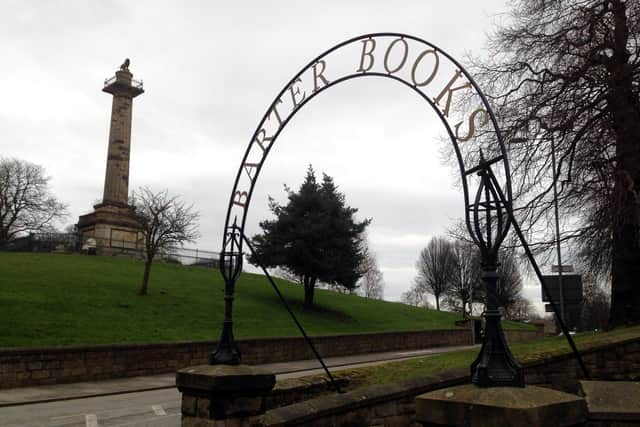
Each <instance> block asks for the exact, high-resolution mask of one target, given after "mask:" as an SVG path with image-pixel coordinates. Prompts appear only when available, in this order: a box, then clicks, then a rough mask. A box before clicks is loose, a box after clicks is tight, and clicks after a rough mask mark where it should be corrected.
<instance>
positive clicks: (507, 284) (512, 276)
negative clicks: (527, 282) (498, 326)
mask: <svg viewBox="0 0 640 427" xmlns="http://www.w3.org/2000/svg"><path fill="white" fill-rule="evenodd" d="M500 255H501V256H500V265H499V266H498V275H499V279H498V286H497V289H496V290H497V293H498V294H497V298H498V305H499V306H500V307H502V309H503V310H504V313H505V316H506V317H507V318H511V315H510V312H511V310H512V308H513V306H514V305H515V304H517V303H518V301H520V300H521V299H523V296H522V276H520V270H519V269H518V262H517V260H516V257H515V254H514V252H513V251H506V250H504V251H501V254H500Z"/></svg>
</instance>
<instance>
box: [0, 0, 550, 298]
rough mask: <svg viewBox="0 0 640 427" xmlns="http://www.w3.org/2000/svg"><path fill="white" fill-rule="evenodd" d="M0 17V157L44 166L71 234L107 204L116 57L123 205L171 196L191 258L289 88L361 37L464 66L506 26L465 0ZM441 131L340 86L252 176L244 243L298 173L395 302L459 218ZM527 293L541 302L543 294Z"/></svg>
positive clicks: (370, 91) (432, 118)
mask: <svg viewBox="0 0 640 427" xmlns="http://www.w3.org/2000/svg"><path fill="white" fill-rule="evenodd" d="M2 4H3V8H2V9H3V13H2V15H0V52H1V54H2V67H0V94H1V96H0V100H1V101H0V155H1V156H8V157H17V158H21V159H25V160H28V161H31V162H33V163H37V164H41V165H43V166H44V167H45V168H46V170H47V172H48V173H49V174H50V175H51V177H52V181H51V183H52V186H53V190H54V191H55V193H56V195H57V196H58V197H59V198H60V199H62V200H64V201H65V202H67V203H69V205H70V212H71V216H70V217H69V220H68V221H67V224H71V223H75V222H77V217H78V215H81V214H84V213H88V212H90V211H91V210H92V205H93V204H94V203H95V202H96V201H98V200H100V199H101V198H102V189H103V185H104V172H105V164H106V151H107V138H108V129H109V118H110V112H111V95H109V94H106V93H103V92H101V89H102V85H103V81H104V79H105V78H107V77H111V76H112V75H113V74H114V72H115V70H116V69H117V68H118V66H119V65H120V64H121V63H122V61H123V60H124V58H125V57H129V58H131V66H130V70H131V71H132V73H133V74H134V78H136V79H142V80H143V81H144V88H145V93H144V94H143V95H141V96H139V97H138V98H136V99H135V100H134V106H133V130H132V139H131V140H132V149H131V171H130V190H133V189H135V188H136V187H139V186H142V185H148V186H151V187H152V188H155V189H163V188H167V189H168V190H169V191H170V192H172V193H177V194H181V195H183V197H184V199H185V200H187V201H189V202H192V203H193V204H194V205H195V207H196V209H197V210H198V211H200V213H201V224H200V230H201V233H202V238H201V239H200V241H199V242H198V243H197V246H198V247H200V248H201V249H209V250H215V251H218V250H219V249H220V245H221V236H222V230H223V225H224V215H225V209H226V205H227V202H228V198H229V195H230V191H231V188H232V184H233V179H234V178H235V174H236V171H237V168H238V166H239V164H240V161H241V159H242V154H243V153H244V150H245V149H246V146H247V144H248V142H249V139H250V137H251V135H252V132H253V131H254V128H255V126H256V125H257V123H258V122H259V120H260V119H261V117H262V115H263V114H264V112H265V111H266V109H267V108H268V106H269V104H270V103H271V102H272V101H273V98H274V97H275V96H276V95H277V93H278V92H279V91H280V89H281V88H282V87H283V85H284V84H285V83H286V82H287V81H288V80H289V79H290V78H291V77H292V76H293V75H294V74H295V73H296V72H297V71H298V70H299V69H300V68H301V67H302V66H303V65H305V64H306V63H307V62H308V61H309V60H311V59H312V58H313V57H315V56H317V55H318V54H320V53H321V52H323V51H324V50H326V49H327V48H329V47H330V46H332V45H334V44H336V43H338V42H341V41H343V40H346V39H348V38H350V37H353V36H357V35H360V34H363V33H369V32H382V31H391V32H402V33H407V34H411V35H415V36H418V37H421V38H423V39H426V40H428V41H430V42H433V43H434V44H436V45H438V46H440V47H441V48H443V49H444V50H446V51H448V52H449V53H450V54H452V55H453V56H454V57H457V58H458V59H460V60H461V61H462V62H463V63H464V57H465V54H466V53H473V54H482V52H483V49H484V47H483V46H484V43H485V40H486V33H487V32H489V31H491V29H492V24H493V23H494V22H496V21H497V20H499V19H501V18H500V16H499V15H500V14H501V13H504V12H505V11H506V7H507V6H506V5H505V4H504V2H503V1H502V0H487V1H483V2H477V1H456V0H451V1H447V2H442V1H426V0H422V1H417V0H416V1H396V2H391V1H371V0H367V1H348V2H347V1H326V0H325V1H278V2H275V1H274V2H269V1H260V2H259V1H253V2H247V1H243V2H241V1H238V2H222V1H203V2H195V1H181V2H177V1H176V2H164V1H135V2H132V1H128V2H125V1H84V2H82V1H70V0H64V1H62V0H61V1H25V0H16V1H11V0H4V1H3V2H2ZM443 133H444V129H443V128H442V126H441V125H440V124H439V122H438V120H437V116H436V114H435V113H434V112H433V111H432V110H431V108H430V107H429V106H428V105H427V104H426V103H424V101H422V100H421V99H420V98H419V97H417V96H415V94H414V93H413V92H412V91H409V90H407V89H406V88H404V87H402V86H401V85H398V84H397V83H396V82H393V81H391V80H386V79H356V80H353V81H351V82H349V83H347V84H343V85H337V86H335V87H333V88H331V89H329V90H328V91H326V92H324V93H323V94H321V95H320V96H318V97H316V98H315V99H314V100H313V101H312V102H311V103H310V105H308V106H306V107H305V108H304V109H303V110H301V111H300V112H299V114H297V115H296V117H295V118H294V119H293V120H292V122H291V123H290V124H289V125H288V126H287V128H286V129H285V130H284V131H283V132H282V134H281V136H280V138H279V139H278V140H277V143H276V144H277V145H276V146H274V149H273V150H272V152H271V155H270V157H269V158H268V159H267V163H266V164H265V167H264V169H263V172H262V175H261V176H260V179H259V181H258V184H257V187H256V193H255V195H254V198H253V202H252V206H251V209H250V211H249V219H248V231H249V234H254V233H256V232H257V231H258V227H257V223H258V221H260V220H262V219H264V218H266V217H268V216H269V211H268V209H267V196H268V195H272V196H274V197H275V198H276V199H278V200H280V201H284V200H285V193H284V191H283V184H288V185H289V186H291V187H293V188H297V187H298V185H299V184H300V182H301V181H302V179H303V176H304V173H305V170H306V168H307V166H308V165H309V164H313V166H314V168H315V169H316V171H318V172H326V173H327V174H329V175H331V176H333V178H334V179H335V182H336V183H337V185H338V186H339V188H340V190H341V191H342V192H344V193H345V194H346V196H347V202H348V204H350V205H351V206H353V207H357V208H358V209H359V215H360V217H361V218H364V217H367V218H373V222H372V224H371V226H370V228H369V238H370V240H371V245H372V247H373V250H374V251H375V252H376V253H377V254H378V261H379V264H380V266H381V269H382V271H383V273H384V277H385V281H386V284H387V287H386V290H385V299H389V300H398V299H399V297H400V294H401V293H402V292H404V291H406V290H407V289H408V288H409V287H410V285H411V281H412V279H413V277H414V275H415V267H414V264H415V260H416V259H417V256H418V253H419V251H420V249H421V248H422V247H424V246H425V244H426V243H427V241H428V240H429V239H430V238H431V237H432V236H435V235H438V234H443V233H444V232H445V231H446V229H447V228H448V227H450V226H451V225H452V224H454V223H455V222H456V221H457V220H458V219H459V218H460V217H461V216H462V215H463V198H462V194H461V193H460V192H459V190H457V189H456V188H454V185H455V182H456V180H458V176H457V175H458V171H457V169H455V168H454V165H448V164H446V163H444V162H443V160H442V155H441V152H442V150H443V147H442V144H443V142H441V141H442V139H441V136H442V135H443ZM525 294H526V295H527V296H528V297H529V298H531V299H532V300H534V301H536V302H538V306H539V305H540V304H539V298H538V295H539V290H538V289H537V287H530V288H527V289H526V290H525Z"/></svg>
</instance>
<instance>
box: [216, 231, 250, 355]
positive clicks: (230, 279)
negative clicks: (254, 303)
mask: <svg viewBox="0 0 640 427" xmlns="http://www.w3.org/2000/svg"><path fill="white" fill-rule="evenodd" d="M226 232H227V236H226V237H227V241H228V242H229V247H228V248H223V251H222V252H221V253H220V271H221V272H222V276H223V277H224V321H223V323H222V335H221V337H220V342H219V343H218V348H217V349H216V350H215V351H214V352H213V353H211V355H210V356H209V363H210V364H211V365H220V364H224V365H238V364H240V350H238V346H237V345H236V342H235V339H234V338H233V294H234V291H235V286H236V281H237V280H238V276H239V275H240V273H241V272H242V247H241V245H240V243H241V239H242V235H241V234H240V228H239V227H238V225H237V221H234V222H233V225H232V226H231V227H229V228H228V229H227V231H226Z"/></svg>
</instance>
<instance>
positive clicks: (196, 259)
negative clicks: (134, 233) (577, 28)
mask: <svg viewBox="0 0 640 427" xmlns="http://www.w3.org/2000/svg"><path fill="white" fill-rule="evenodd" d="M92 240H93V241H92V242H91V241H89V239H84V241H82V240H81V239H80V236H79V235H78V234H76V233H33V234H29V235H28V236H24V237H19V238H17V239H13V240H11V241H10V242H8V243H6V244H4V245H0V251H6V252H71V253H74V252H75V253H96V252H97V253H108V254H111V255H124V256H130V257H132V258H144V241H138V242H133V241H125V240H115V239H99V238H92ZM157 259H158V260H161V261H165V262H171V263H176V264H182V265H198V266H202V267H210V268H217V267H218V261H219V259H220V253H219V252H214V251H207V250H202V249H199V248H184V247H171V248H165V249H163V250H162V251H160V253H159V254H158V256H157Z"/></svg>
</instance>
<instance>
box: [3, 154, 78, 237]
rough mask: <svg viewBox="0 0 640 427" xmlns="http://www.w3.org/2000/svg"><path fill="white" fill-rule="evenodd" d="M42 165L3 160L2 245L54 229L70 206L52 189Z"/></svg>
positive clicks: (16, 160)
mask: <svg viewBox="0 0 640 427" xmlns="http://www.w3.org/2000/svg"><path fill="white" fill-rule="evenodd" d="M49 180H50V178H49V177H48V176H46V174H45V170H44V168H43V167H42V166H39V165H35V164H33V163H29V162H26V161H24V160H18V159H6V158H0V244H2V243H4V242H7V241H9V240H11V239H13V238H15V237H17V236H19V235H20V234H23V233H28V232H35V231H42V230H47V229H52V228H53V223H54V222H55V221H56V220H59V219H63V218H65V217H66V216H67V206H66V205H65V204H64V203H62V202H60V201H59V200H58V199H56V198H55V197H54V196H53V194H51V190H50V189H49Z"/></svg>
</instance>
